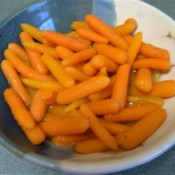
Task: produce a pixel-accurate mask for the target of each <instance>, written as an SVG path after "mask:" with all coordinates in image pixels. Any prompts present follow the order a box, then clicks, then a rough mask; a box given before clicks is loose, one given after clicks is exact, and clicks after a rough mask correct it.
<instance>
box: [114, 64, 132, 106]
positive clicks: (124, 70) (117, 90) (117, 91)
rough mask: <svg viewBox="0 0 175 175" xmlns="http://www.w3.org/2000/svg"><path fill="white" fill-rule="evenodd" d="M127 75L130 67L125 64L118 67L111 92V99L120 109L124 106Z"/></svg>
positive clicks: (127, 81)
mask: <svg viewBox="0 0 175 175" xmlns="http://www.w3.org/2000/svg"><path fill="white" fill-rule="evenodd" d="M129 75H130V65H129V64H127V63H126V64H122V65H120V66H119V68H118V71H117V73H116V77H115V82H114V87H113V90H112V99H114V100H116V101H117V102H118V103H119V106H120V109H121V108H123V107H124V106H125V105H126V99H127V91H128V83H129Z"/></svg>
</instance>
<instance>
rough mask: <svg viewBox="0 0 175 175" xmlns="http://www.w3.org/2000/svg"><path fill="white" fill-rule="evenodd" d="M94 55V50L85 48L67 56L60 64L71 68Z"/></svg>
mask: <svg viewBox="0 0 175 175" xmlns="http://www.w3.org/2000/svg"><path fill="white" fill-rule="evenodd" d="M95 54H96V50H95V49H94V48H87V49H84V50H82V51H79V52H76V53H74V54H73V55H70V56H68V57H67V58H65V59H64V60H63V62H62V64H63V66H73V65H76V64H79V63H82V62H84V61H88V60H90V59H91V58H92V57H93V56H94V55H95Z"/></svg>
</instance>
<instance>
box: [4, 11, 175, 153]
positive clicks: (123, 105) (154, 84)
mask: <svg viewBox="0 0 175 175" xmlns="http://www.w3.org/2000/svg"><path fill="white" fill-rule="evenodd" d="M70 27H71V28H72V31H71V32H70V33H66V34H63V33H60V32H57V31H51V30H44V31H41V30H39V29H38V28H36V27H35V26H32V25H31V24H27V23H22V24H21V29H22V30H21V32H20V34H19V39H20V41H21V45H19V44H17V43H9V44H8V47H7V49H6V50H5V51H4V60H3V61H2V62H1V69H2V71H3V73H4V75H5V77H6V79H7V80H8V82H9V84H10V87H9V88H7V89H5V91H4V98H5V100H6V102H7V104H8V105H9V107H10V109H11V112H12V114H13V116H14V118H15V119H16V121H17V123H18V125H20V127H21V129H22V130H23V132H24V133H25V135H26V137H27V138H28V139H29V140H30V142H31V143H33V144H35V145H37V144H41V143H43V142H44V141H46V140H50V141H51V142H52V143H54V144H55V145H58V146H72V147H73V148H74V149H75V151H76V152H77V153H82V154H87V153H96V152H103V151H109V150H118V149H123V150H131V149H134V148H136V147H138V146H139V145H140V144H142V143H143V142H144V141H145V140H146V139H147V138H148V137H149V136H150V135H151V134H153V133H154V132H155V131H156V130H157V129H158V128H159V127H160V126H161V124H162V123H163V122H164V120H165V119H166V110H165V109H163V107H162V106H163V103H164V99H165V98H169V97H172V96H174V95H175V81H174V80H164V81H160V79H159V76H160V75H161V74H164V73H166V72H167V71H170V68H171V63H170V54H169V52H168V51H167V50H165V49H163V48H160V47H156V46H154V45H151V44H149V43H145V42H143V39H142V38H143V37H142V35H143V34H142V32H141V31H139V32H136V29H137V27H138V24H137V21H136V20H135V19H133V18H128V19H126V21H124V23H123V24H120V25H118V26H109V25H107V24H106V23H104V22H103V21H102V20H101V19H100V18H98V17H97V16H94V15H92V14H87V15H86V17H85V21H75V22H73V23H72V24H71V26H70Z"/></svg>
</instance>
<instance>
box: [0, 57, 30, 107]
mask: <svg viewBox="0 0 175 175" xmlns="http://www.w3.org/2000/svg"><path fill="white" fill-rule="evenodd" d="M1 69H2V71H3V73H4V75H5V77H6V78H7V80H8V82H9V83H10V85H11V87H12V88H13V89H14V90H15V91H16V93H17V94H18V95H19V96H20V98H21V99H22V100H23V101H24V103H25V104H30V102H31V98H30V95H29V93H28V91H27V89H26V88H25V86H24V85H23V83H22V81H21V79H20V77H19V75H18V73H17V72H16V70H15V69H14V68H13V66H12V65H11V64H10V63H9V61H8V60H3V61H2V62H1Z"/></svg>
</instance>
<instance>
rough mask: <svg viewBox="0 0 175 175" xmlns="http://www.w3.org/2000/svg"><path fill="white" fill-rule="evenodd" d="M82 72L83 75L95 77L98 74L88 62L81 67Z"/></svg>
mask: <svg viewBox="0 0 175 175" xmlns="http://www.w3.org/2000/svg"><path fill="white" fill-rule="evenodd" d="M83 72H84V73H85V74H87V75H89V76H93V75H95V74H96V73H97V72H98V70H97V69H96V68H95V67H93V66H92V65H91V64H90V62H88V63H86V64H84V66H83Z"/></svg>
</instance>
